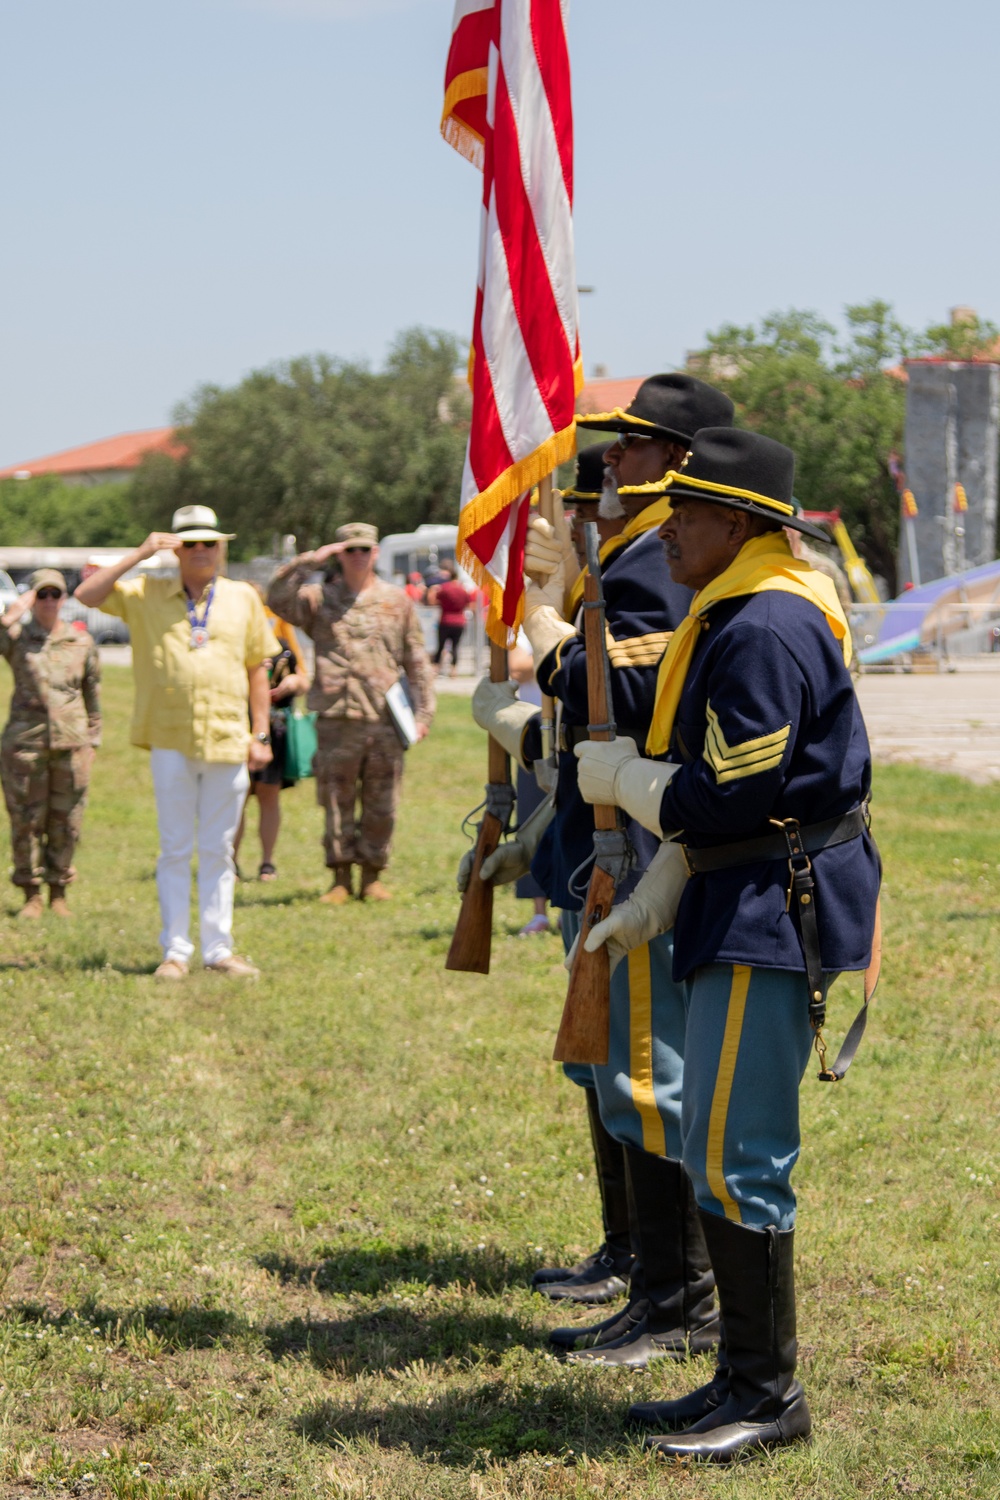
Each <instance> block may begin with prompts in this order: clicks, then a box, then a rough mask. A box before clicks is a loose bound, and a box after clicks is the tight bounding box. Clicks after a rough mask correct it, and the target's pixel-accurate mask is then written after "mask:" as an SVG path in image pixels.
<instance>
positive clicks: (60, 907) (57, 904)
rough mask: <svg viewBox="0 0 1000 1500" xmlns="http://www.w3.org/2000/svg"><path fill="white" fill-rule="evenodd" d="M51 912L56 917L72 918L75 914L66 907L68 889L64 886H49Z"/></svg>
mask: <svg viewBox="0 0 1000 1500" xmlns="http://www.w3.org/2000/svg"><path fill="white" fill-rule="evenodd" d="M49 911H50V912H51V913H52V915H53V916H54V917H72V915H73V913H72V912H71V911H70V909H69V907H68V906H67V905H66V887H65V886H64V885H50V886H49Z"/></svg>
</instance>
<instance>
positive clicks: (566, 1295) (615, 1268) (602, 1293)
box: [532, 1245, 632, 1306]
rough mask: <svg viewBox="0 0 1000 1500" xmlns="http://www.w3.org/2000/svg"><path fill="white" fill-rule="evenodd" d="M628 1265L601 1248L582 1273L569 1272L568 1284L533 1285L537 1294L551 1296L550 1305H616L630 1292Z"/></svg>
mask: <svg viewBox="0 0 1000 1500" xmlns="http://www.w3.org/2000/svg"><path fill="white" fill-rule="evenodd" d="M631 1263H632V1257H631V1255H630V1256H629V1257H628V1266H622V1264H621V1260H620V1258H618V1257H615V1256H614V1255H612V1254H611V1253H610V1252H609V1251H608V1249H607V1248H606V1247H605V1246H604V1245H602V1246H601V1248H600V1250H598V1251H596V1252H595V1253H594V1254H593V1255H590V1256H588V1257H587V1259H586V1260H585V1261H583V1262H582V1265H581V1268H580V1270H579V1271H573V1272H570V1273H569V1274H568V1276H567V1278H566V1280H565V1281H542V1282H532V1285H533V1286H534V1288H535V1291H536V1292H540V1293H541V1295H542V1296H543V1297H548V1298H549V1300H550V1301H551V1302H583V1303H587V1304H589V1305H590V1306H600V1304H601V1303H602V1302H613V1301H614V1299H615V1298H616V1297H622V1296H624V1294H625V1292H626V1291H627V1290H628V1281H627V1277H628V1270H629V1266H631Z"/></svg>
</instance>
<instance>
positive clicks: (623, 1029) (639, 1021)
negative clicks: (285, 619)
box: [473, 374, 733, 1367]
mask: <svg viewBox="0 0 1000 1500" xmlns="http://www.w3.org/2000/svg"><path fill="white" fill-rule="evenodd" d="M732 412H733V408H732V403H731V402H730V401H729V400H728V398H727V397H726V396H724V395H722V394H721V392H719V391H716V390H714V389H713V388H712V387H711V386H708V385H705V384H704V383H703V382H701V381H699V380H696V379H694V378H693V377H691V376H688V375H684V374H666V375H656V376H652V377H651V378H650V379H649V380H646V381H645V382H643V384H642V386H641V387H640V388H639V390H638V392H637V393H636V396H635V398H634V400H633V401H632V403H631V405H630V406H629V407H628V409H627V410H625V411H621V410H618V411H614V412H608V413H601V414H598V415H594V416H588V417H586V418H583V419H580V425H585V426H591V427H594V428H597V429H599V430H603V431H608V430H610V431H615V432H617V433H618V434H619V436H618V438H617V440H616V441H615V442H614V443H612V444H611V445H610V447H609V448H608V449H607V450H606V452H605V455H604V458H605V461H606V462H607V464H608V465H609V466H610V467H611V469H612V470H613V472H614V473H615V475H616V478H617V481H618V486H619V494H620V498H621V499H622V503H623V505H624V507H625V510H626V524H625V527H624V529H623V531H622V532H621V534H620V535H619V536H615V537H613V538H611V539H610V540H609V541H607V542H606V543H605V544H604V546H603V547H602V549H601V562H602V578H603V587H604V594H605V600H606V609H607V639H608V647H609V654H610V661H611V682H612V699H613V707H614V715H615V718H616V720H617V723H618V724H619V726H621V727H620V732H621V733H624V734H631V735H632V736H633V737H638V738H640V739H641V740H642V741H643V742H644V741H645V736H646V733H647V730H648V726H649V723H650V719H651V715H652V707H653V699H654V694H655V682H656V671H657V666H658V663H659V660H660V658H661V657H662V655H663V652H664V650H665V648H666V646H667V643H668V640H669V638H670V635H671V633H672V631H673V630H674V628H675V627H676V626H677V625H679V623H680V621H681V620H682V619H683V618H684V615H685V614H686V612H687V608H688V603H689V600H690V592H689V591H688V590H687V589H686V588H684V587H678V586H677V585H676V584H674V583H673V582H672V581H671V579H670V577H669V575H668V574H667V572H666V570H665V568H664V566H663V555H662V548H661V545H660V543H659V540H658V538H657V534H656V532H657V527H658V526H659V525H660V523H661V522H662V520H663V519H664V517H665V516H666V515H667V514H668V513H669V504H668V502H667V501H666V500H665V499H664V498H663V495H662V491H659V492H657V493H656V494H648V493H645V492H642V491H640V493H638V494H636V495H633V496H630V495H628V493H627V491H628V488H629V487H635V486H640V487H641V486H643V485H645V484H648V483H650V482H652V481H655V480H658V479H660V478H661V477H662V475H663V473H664V472H665V466H666V467H677V466H680V465H682V464H683V462H684V460H685V458H686V455H687V452H688V449H689V448H690V445H691V442H692V440H693V438H694V434H695V432H696V431H697V430H698V429H699V428H701V427H704V426H706V425H715V426H718V425H720V424H723V423H727V422H731V420H732ZM623 489H624V490H625V492H626V493H625V494H622V493H621V491H622V490H623ZM525 561H526V569H527V572H528V574H529V580H528V584H527V591H526V596H525V624H524V629H525V633H526V634H527V636H528V639H529V641H530V642H531V646H532V652H533V656H534V659H535V669H536V676H537V678H538V682H539V685H540V686H541V688H542V691H543V692H546V693H549V694H551V695H552V696H554V697H555V698H556V699H558V700H559V702H560V704H561V705H562V723H561V731H560V748H559V757H558V759H559V780H558V787H557V791H556V797H555V804H556V815H555V820H554V821H553V822H552V825H551V828H550V829H549V830H547V831H546V833H545V835H544V837H543V839H542V841H541V844H540V847H538V848H537V850H536V851H535V858H534V863H533V870H534V872H535V874H536V877H537V878H539V879H540V880H541V883H542V884H543V885H546V886H547V889H548V890H549V893H550V897H551V900H552V901H553V904H554V905H557V906H559V907H561V908H562V909H563V911H564V913H565V914H566V922H565V931H566V933H567V936H568V937H569V938H570V939H572V938H573V937H575V935H576V932H577V930H578V927H579V918H580V907H581V905H582V894H581V892H580V890H579V886H578V885H577V883H576V882H577V881H579V879H580V873H579V872H580V871H581V869H584V870H585V868H586V866H587V864H588V861H589V860H590V858H591V857H592V854H593V833H594V821H593V816H592V815H591V814H590V812H589V809H587V808H586V807H585V805H584V803H583V802H582V799H581V798H580V794H579V790H578V787H577V781H576V763H575V760H574V757H573V751H574V749H575V747H576V746H577V745H578V744H580V743H581V742H582V741H583V740H585V739H586V737H587V727H586V726H587V723H588V705H587V667H586V651H585V648H584V642H583V637H582V635H581V634H580V632H579V631H578V630H577V628H576V626H575V625H574V624H571V623H569V622H568V621H567V620H566V619H565V617H564V613H563V605H564V597H565V593H566V589H567V586H568V584H569V582H570V580H571V578H572V576H573V574H574V573H575V561H574V559H573V558H572V556H571V554H570V552H569V547H568V539H567V535H566V532H565V529H564V528H562V529H559V530H556V529H554V528H553V527H551V526H548V525H547V524H545V523H544V522H542V521H540V520H535V521H533V522H532V525H531V528H530V530H529V543H528V552H527V555H526V560H525ZM531 575H534V576H536V577H538V576H544V577H545V579H546V581H545V583H544V584H538V583H536V582H533V581H532V576H531ZM473 713H474V715H475V717H476V720H477V722H478V723H479V724H480V725H481V727H483V728H485V729H487V730H488V731H489V732H490V734H491V735H493V737H494V738H496V739H498V740H499V741H500V742H501V743H502V744H503V745H504V747H505V748H506V749H507V750H508V751H509V752H510V753H511V754H512V755H514V756H515V757H517V758H518V759H519V760H520V761H521V763H522V764H529V765H530V764H531V763H533V762H534V761H535V760H536V759H538V758H540V755H541V745H540V736H539V733H538V715H537V712H536V711H535V710H534V709H532V708H531V706H530V705H525V704H520V703H517V702H516V701H515V700H514V696H513V690H512V688H510V687H508V686H507V685H505V684H502V683H501V684H497V683H488V682H484V683H481V684H480V686H479V688H478V689H477V693H476V696H475V698H474V700H473ZM629 832H630V835H631V837H632V842H633V844H634V845H635V848H636V852H637V856H638V858H637V872H641V871H643V870H645V869H646V867H647V866H648V864H649V862H650V860H651V859H652V857H653V855H654V854H655V852H656V848H657V845H656V842H655V840H654V841H652V842H651V841H650V838H649V834H648V832H647V831H646V830H644V829H643V828H641V827H640V826H639V825H637V824H635V823H633V824H630V827H629ZM506 847H507V848H509V846H506ZM511 854H513V851H511ZM496 860H497V863H496V864H494V865H493V866H492V867H491V866H490V865H487V866H486V867H484V875H485V876H486V877H487V878H489V877H490V875H493V874H494V873H495V872H496V877H497V878H499V879H512V878H514V874H516V873H517V871H516V869H515V870H514V871H513V873H511V872H510V868H509V865H510V863H511V862H512V861H511V856H510V855H505V854H504V846H502V847H501V850H500V851H499V852H498V855H497V856H496ZM501 867H502V869H501ZM574 876H575V877H576V880H574ZM636 878H637V874H633V875H632V876H631V877H628V878H627V879H626V882H625V883H624V884H623V885H622V888H621V891H620V895H621V896H626V895H627V894H628V893H629V891H630V889H631V888H632V887H633V886H634V884H635V881H636ZM611 1017H612V1019H611V1038H610V1053H609V1061H608V1063H607V1065H605V1066H596V1067H594V1068H593V1069H592V1070H591V1072H590V1078H589V1079H588V1078H587V1077H586V1074H585V1073H584V1074H581V1073H580V1072H579V1071H578V1070H576V1069H574V1072H573V1074H572V1075H571V1076H574V1077H576V1078H577V1081H579V1082H581V1083H583V1085H584V1087H586V1088H592V1089H593V1094H592V1095H590V1094H588V1099H590V1100H591V1101H592V1106H591V1119H592V1121H595V1122H596V1127H595V1132H594V1135H595V1154H596V1156H597V1161H598V1176H599V1179H600V1180H601V1181H602V1183H603V1184H605V1192H604V1202H605V1217H606V1224H607V1206H608V1192H607V1173H608V1163H609V1161H610V1160H611V1159H612V1153H610V1152H607V1151H605V1150H604V1143H605V1139H606V1137H607V1136H610V1137H611V1140H612V1141H617V1142H619V1143H620V1144H621V1145H622V1146H623V1147H624V1150H625V1169H626V1180H627V1193H628V1197H629V1198H630V1200H631V1208H632V1212H631V1216H630V1217H631V1223H630V1233H631V1243H632V1248H633V1249H634V1250H635V1251H636V1252H637V1255H638V1264H637V1265H635V1266H634V1267H633V1269H632V1274H631V1288H630V1298H629V1303H628V1306H627V1307H626V1309H625V1311H624V1312H623V1313H621V1314H619V1315H616V1316H613V1317H611V1318H609V1319H607V1320H606V1321H605V1322H604V1323H600V1324H597V1325H596V1326H594V1327H591V1328H579V1327H570V1328H567V1329H557V1330H556V1331H555V1333H554V1334H553V1336H552V1337H553V1342H554V1343H555V1344H556V1346H557V1347H559V1348H563V1349H568V1350H574V1346H575V1345H577V1344H578V1343H581V1342H582V1343H590V1344H593V1345H594V1347H593V1348H589V1349H587V1348H585V1349H579V1350H576V1351H575V1352H573V1353H572V1354H571V1357H572V1358H574V1359H584V1360H593V1359H597V1360H599V1361H601V1362H602V1363H609V1364H621V1365H627V1366H630V1367H641V1366H644V1365H645V1364H646V1363H647V1362H648V1360H650V1359H653V1358H658V1357H673V1358H685V1357H686V1356H687V1354H688V1353H689V1352H690V1351H692V1350H699V1349H705V1348H708V1347H711V1346H712V1345H714V1343H715V1340H716V1337H717V1322H716V1319H715V1315H714V1310H713V1305H712V1277H711V1270H710V1267H709V1263H708V1255H707V1252H706V1250H705V1246H704V1239H703V1236H702V1233H701V1228H700V1224H699V1221H698V1217H697V1214H696V1212H695V1207H694V1201H693V1197H692V1194H691V1189H690V1184H689V1183H688V1181H687V1178H686V1177H685V1174H684V1172H683V1170H682V1168H681V1166H680V1094H681V1043H682V1038H683V1030H684V1004H683V995H682V992H681V990H680V987H679V986H677V985H675V984H674V981H673V979H672V975H671V942H670V939H669V937H658V938H657V939H656V941H655V942H653V943H651V944H649V945H643V946H642V948H640V949H639V950H637V951H636V953H635V954H634V955H632V957H631V958H630V961H629V963H628V964H627V965H622V966H620V967H619V969H618V970H617V972H616V973H615V975H614V976H613V980H612V994H611ZM594 1106H597V1107H596V1108H595V1107H594ZM612 1191H613V1194H614V1200H615V1201H616V1202H617V1201H620V1198H619V1195H618V1189H617V1187H615V1186H614V1185H613V1186H612ZM626 1264H627V1263H626V1259H625V1256H624V1254H623V1253H622V1249H621V1243H620V1241H618V1242H616V1243H615V1244H613V1245H611V1246H609V1245H607V1244H606V1245H605V1246H602V1248H601V1250H600V1251H598V1252H597V1253H596V1254H595V1256H592V1257H590V1258H589V1260H588V1261H587V1262H584V1263H583V1264H582V1265H581V1266H580V1267H579V1268H575V1274H574V1275H573V1277H571V1278H568V1279H567V1280H566V1281H565V1282H562V1283H559V1282H555V1283H548V1286H547V1290H548V1294H549V1295H550V1296H551V1295H552V1292H553V1290H555V1289H556V1288H558V1287H559V1286H562V1287H564V1288H565V1291H564V1292H563V1293H562V1294H561V1295H564V1296H565V1295H567V1294H568V1295H570V1296H573V1297H575V1298H576V1299H577V1300H578V1299H579V1293H580V1292H583V1293H584V1294H585V1295H586V1294H587V1288H588V1286H589V1287H594V1289H595V1290H597V1291H598V1293H599V1294H600V1292H602V1291H603V1292H604V1295H607V1294H608V1288H609V1287H610V1286H611V1285H612V1283H613V1281H614V1279H615V1278H617V1279H620V1278H621V1274H622V1271H623V1270H624V1269H625V1267H626ZM574 1283H576V1285H575V1286H574ZM601 1283H604V1284H605V1285H604V1286H603V1287H602V1286H601V1285H600V1284H601ZM594 1300H597V1299H596V1298H595V1299H594Z"/></svg>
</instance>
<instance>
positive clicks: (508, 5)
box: [441, 0, 583, 645]
mask: <svg viewBox="0 0 1000 1500" xmlns="http://www.w3.org/2000/svg"><path fill="white" fill-rule="evenodd" d="M568 10H569V0H457V3H456V5H455V14H454V19H453V22H452V39H451V48H450V51H449V54H448V66H447V70H446V74H445V107H444V115H443V117H442V122H441V129H442V133H443V134H444V137H445V139H446V140H447V141H449V142H450V143H451V144H452V145H453V146H455V148H456V149H457V150H458V151H460V152H461V153H462V154H463V155H464V156H467V157H468V158H469V159H470V160H471V161H473V162H475V163H476V165H478V166H481V167H482V172H483V208H482V228H481V237H480V250H479V274H478V278H477V287H476V311H475V318H474V321H473V330H472V353H471V358H470V363H469V382H470V385H471V386H472V425H471V430H470V434H469V446H468V451H467V454H466V461H465V472H464V474H463V478H462V500H461V509H460V511H459V521H458V552H459V558H460V560H461V561H462V563H463V564H464V566H465V567H467V568H468V569H469V570H470V572H472V573H473V575H474V576H475V577H476V578H478V579H479V581H480V582H481V583H482V584H483V586H484V588H485V589H486V590H487V592H488V594H489V597H490V610H489V616H488V619H487V630H488V631H489V633H490V635H491V636H492V638H493V639H494V640H497V641H500V642H501V643H502V644H504V645H506V644H508V643H509V641H510V640H511V636H512V632H513V631H514V630H516V628H517V626H518V624H519V623H520V619H521V613H522V607H523V582H522V574H523V559H524V538H525V532H526V529H527V524H528V505H527V496H528V492H529V491H530V490H531V487H532V486H533V485H535V484H537V483H538V481H539V480H540V479H541V478H543V477H544V476H545V475H546V474H550V473H551V472H552V470H553V469H554V468H555V467H556V466H557V465H558V464H560V463H563V462H564V461H565V460H566V459H568V458H571V457H572V455H573V453H574V452H575V448H576V440H575V431H574V406H575V401H576V395H577V392H578V391H579V389H580V386H581V385H582V383H583V372H582V366H581V363H580V339H579V331H578V314H577V292H576V264H575V258H574V254H573V109H572V100H571V96H570V74H569V49H568V46H567V41H566V16H567V13H568Z"/></svg>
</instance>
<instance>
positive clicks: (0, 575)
mask: <svg viewBox="0 0 1000 1500" xmlns="http://www.w3.org/2000/svg"><path fill="white" fill-rule="evenodd" d="M16 598H17V585H16V584H15V583H14V580H13V578H11V576H10V574H9V573H5V572H4V570H3V568H0V615H2V614H3V613H4V612H5V611H6V610H7V609H8V608H9V607H10V606H11V605H12V604H13V603H14V600H15V599H16Z"/></svg>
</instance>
